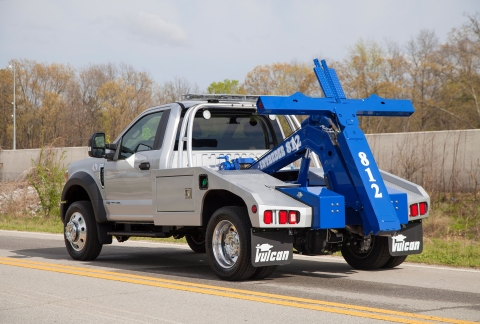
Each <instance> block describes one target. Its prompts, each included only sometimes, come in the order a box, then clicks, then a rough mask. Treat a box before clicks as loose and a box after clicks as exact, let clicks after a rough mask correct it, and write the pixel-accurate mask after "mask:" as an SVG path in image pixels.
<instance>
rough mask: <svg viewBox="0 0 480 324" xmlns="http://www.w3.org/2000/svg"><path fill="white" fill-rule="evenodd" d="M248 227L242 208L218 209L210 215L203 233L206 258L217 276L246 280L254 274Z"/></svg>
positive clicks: (244, 211)
mask: <svg viewBox="0 0 480 324" xmlns="http://www.w3.org/2000/svg"><path fill="white" fill-rule="evenodd" d="M250 228H251V225H250V220H249V218H248V214H247V211H246V210H245V208H242V207H236V206H231V207H223V208H220V209H218V210H217V211H216V212H215V213H214V214H213V215H212V217H211V218H210V221H209V222H208V226H207V232H206V247H207V258H208V263H209V264H210V267H211V268H212V270H213V272H214V273H215V274H216V275H217V276H218V277H219V278H220V279H223V280H230V281H239V280H246V279H248V278H250V277H251V276H252V275H253V274H254V273H255V270H256V268H255V267H254V266H252V263H251V250H250V249H251V247H250V241H251V238H250V235H251V234H250Z"/></svg>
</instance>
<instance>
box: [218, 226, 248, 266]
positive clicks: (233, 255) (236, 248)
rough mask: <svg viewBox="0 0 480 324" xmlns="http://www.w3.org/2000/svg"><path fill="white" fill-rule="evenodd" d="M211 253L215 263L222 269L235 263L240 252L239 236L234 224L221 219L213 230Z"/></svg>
mask: <svg viewBox="0 0 480 324" xmlns="http://www.w3.org/2000/svg"><path fill="white" fill-rule="evenodd" d="M212 247H213V254H214V256H215V260H216V261H217V263H218V264H219V265H220V266H221V267H222V268H224V269H229V268H231V267H233V266H234V265H235V263H236V262H237V260H238V256H239V254H240V252H241V251H240V237H239V235H238V232H237V229H236V228H235V226H234V225H233V224H232V223H231V222H229V221H227V220H222V221H221V222H219V223H218V224H217V226H216V227H215V230H214V231H213V238H212Z"/></svg>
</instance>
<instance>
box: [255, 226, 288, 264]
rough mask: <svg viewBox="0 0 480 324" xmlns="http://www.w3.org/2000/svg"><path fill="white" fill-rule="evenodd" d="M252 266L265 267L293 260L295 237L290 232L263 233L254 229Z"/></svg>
mask: <svg viewBox="0 0 480 324" xmlns="http://www.w3.org/2000/svg"><path fill="white" fill-rule="evenodd" d="M251 242H252V243H251V246H252V248H251V249H252V265H253V266H254V267H265V266H272V265H282V264H289V263H290V262H292V260H293V236H292V235H288V231H275V232H263V230H260V229H255V228H252V236H251Z"/></svg>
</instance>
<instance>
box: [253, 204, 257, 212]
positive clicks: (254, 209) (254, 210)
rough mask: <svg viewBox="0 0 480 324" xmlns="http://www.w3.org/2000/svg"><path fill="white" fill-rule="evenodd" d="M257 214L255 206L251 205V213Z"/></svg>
mask: <svg viewBox="0 0 480 324" xmlns="http://www.w3.org/2000/svg"><path fill="white" fill-rule="evenodd" d="M256 212H257V205H252V213H254V214H255V213H256Z"/></svg>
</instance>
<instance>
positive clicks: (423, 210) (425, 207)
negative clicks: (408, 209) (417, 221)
mask: <svg viewBox="0 0 480 324" xmlns="http://www.w3.org/2000/svg"><path fill="white" fill-rule="evenodd" d="M418 205H419V206H420V215H425V214H426V213H427V212H428V204H427V203H426V202H421V203H420V204H418Z"/></svg>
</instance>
